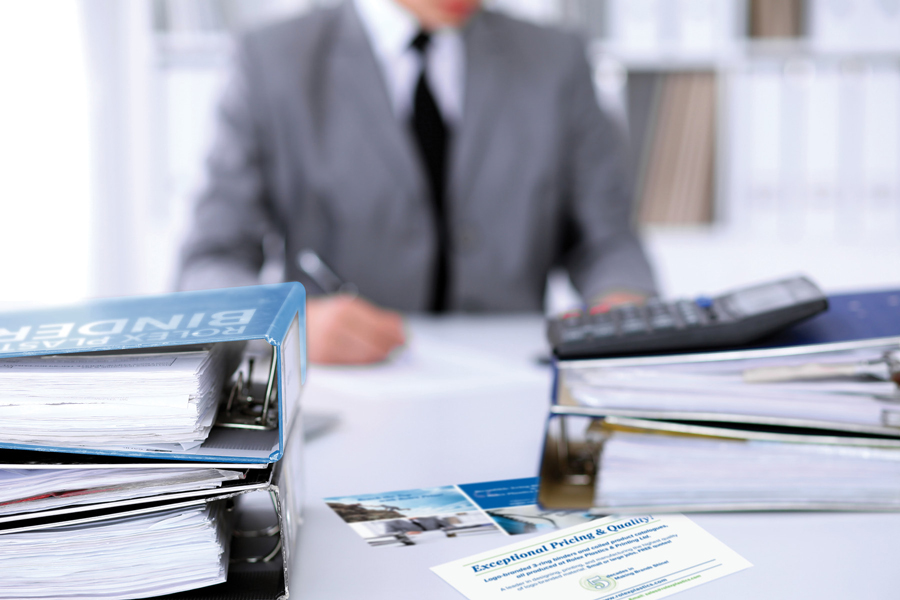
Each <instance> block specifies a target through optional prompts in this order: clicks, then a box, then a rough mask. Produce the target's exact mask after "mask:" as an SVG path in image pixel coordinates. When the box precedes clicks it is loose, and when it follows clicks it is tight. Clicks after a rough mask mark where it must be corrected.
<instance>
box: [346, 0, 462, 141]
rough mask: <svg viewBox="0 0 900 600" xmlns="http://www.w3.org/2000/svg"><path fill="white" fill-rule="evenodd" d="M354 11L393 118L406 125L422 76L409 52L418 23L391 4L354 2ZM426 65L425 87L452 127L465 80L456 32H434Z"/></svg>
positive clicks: (416, 55)
mask: <svg viewBox="0 0 900 600" xmlns="http://www.w3.org/2000/svg"><path fill="white" fill-rule="evenodd" d="M355 7H356V12H357V13H358V14H359V17H360V19H361V21H362V24H363V28H364V29H365V31H366V34H367V36H368V38H369V42H370V43H371V44H372V49H373V51H374V52H375V57H376V58H377V59H378V63H379V64H380V65H381V70H382V75H383V77H384V81H385V84H386V86H387V91H388V95H389V96H390V99H391V103H392V105H393V108H394V114H395V115H396V116H397V118H398V119H401V120H404V121H406V120H409V119H410V117H411V115H412V109H413V95H414V94H415V89H416V83H417V82H418V80H419V75H420V73H421V72H422V60H421V56H420V54H419V52H418V51H417V50H415V49H414V48H412V47H411V46H410V43H411V42H412V41H413V39H414V38H415V37H416V35H417V34H418V33H419V31H420V29H421V26H420V25H419V21H418V20H417V19H416V17H415V16H414V15H413V14H412V13H411V12H409V11H408V10H407V9H406V8H404V7H403V6H401V5H399V4H397V3H396V2H394V0H355ZM425 60H426V61H427V63H428V65H427V66H428V68H427V70H426V75H427V77H428V85H429V86H430V88H431V93H432V94H433V95H434V97H435V101H436V102H437V104H438V108H440V110H441V115H442V116H443V118H444V121H445V122H446V123H447V124H448V125H450V126H453V125H456V124H458V123H459V122H460V120H461V119H462V111H463V92H464V90H463V87H464V76H465V47H464V46H463V39H462V35H461V32H460V31H459V30H458V29H454V28H449V27H446V28H442V29H438V30H436V31H433V32H432V33H431V43H430V44H429V45H428V49H427V52H426V56H425Z"/></svg>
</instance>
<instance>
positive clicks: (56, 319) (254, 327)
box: [0, 283, 306, 463]
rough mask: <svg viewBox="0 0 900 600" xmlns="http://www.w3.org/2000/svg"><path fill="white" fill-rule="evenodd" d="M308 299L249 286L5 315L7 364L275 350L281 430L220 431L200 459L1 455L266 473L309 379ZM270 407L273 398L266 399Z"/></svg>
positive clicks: (1, 348) (294, 287)
mask: <svg viewBox="0 0 900 600" xmlns="http://www.w3.org/2000/svg"><path fill="white" fill-rule="evenodd" d="M305 300H306V292H305V290H304V289H303V286H302V285H300V284H299V283H283V284H275V285H261V286H248V287H239V288H229V289H221V290H206V291H199V292H179V293H174V294H164V295H159V296H136V297H125V298H111V299H100V300H89V301H86V302H82V303H79V304H74V305H69V306H63V307H56V308H41V309H35V310H24V311H14V312H5V313H0V360H2V359H3V358H12V357H24V356H39V355H50V354H70V353H84V352H109V351H126V352H127V351H147V350H148V349H149V350H152V349H159V350H165V349H173V348H177V347H179V346H191V345H197V344H204V345H207V344H219V343H231V342H247V341H250V340H264V341H265V342H266V343H267V344H268V345H269V346H271V348H272V360H273V362H272V363H271V365H272V367H273V368H272V369H271V374H270V384H271V388H272V389H271V396H272V402H273V404H272V407H273V409H277V427H275V426H274V419H273V426H272V427H271V428H269V429H264V428H243V429H232V428H225V427H214V428H213V430H212V432H211V433H210V435H209V437H208V438H207V439H206V441H205V442H204V443H203V444H202V445H201V446H200V447H199V448H198V449H195V450H191V451H184V452H163V451H150V450H142V449H135V450H105V449H91V448H82V447H58V446H53V447H49V446H48V447H37V446H33V445H28V444H18V443H6V442H4V441H2V440H0V448H12V449H22V450H42V451H51V452H62V453H78V454H97V455H110V456H127V457H133V458H165V459H172V460H188V461H204V462H227V463H263V462H275V461H277V460H279V459H280V458H281V456H282V455H283V453H284V432H285V431H287V430H288V429H289V428H290V426H291V424H292V422H293V420H294V419H295V418H296V415H297V413H298V412H299V411H298V408H299V396H300V388H301V385H302V383H303V381H304V380H305V378H306V344H305V340H306V307H305ZM267 397H268V394H267Z"/></svg>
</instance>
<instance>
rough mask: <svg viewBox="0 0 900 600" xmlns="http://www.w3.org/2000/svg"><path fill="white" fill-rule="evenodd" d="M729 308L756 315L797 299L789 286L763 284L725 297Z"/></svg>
mask: <svg viewBox="0 0 900 600" xmlns="http://www.w3.org/2000/svg"><path fill="white" fill-rule="evenodd" d="M725 300H726V302H727V303H728V308H730V309H735V312H737V313H739V314H744V315H755V314H759V313H763V312H768V311H770V310H777V309H779V308H784V307H786V306H790V305H792V304H794V303H795V302H796V301H797V300H796V299H795V298H794V295H793V294H792V293H791V291H790V289H789V288H788V287H787V286H782V285H761V286H757V287H752V288H748V289H745V290H741V291H740V292H736V293H734V294H730V295H728V296H726V297H725Z"/></svg>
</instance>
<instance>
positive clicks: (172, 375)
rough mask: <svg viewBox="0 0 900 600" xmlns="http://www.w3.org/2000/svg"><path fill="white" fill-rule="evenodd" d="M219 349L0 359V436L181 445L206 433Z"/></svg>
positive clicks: (220, 364) (104, 444) (103, 444)
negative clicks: (0, 391)
mask: <svg viewBox="0 0 900 600" xmlns="http://www.w3.org/2000/svg"><path fill="white" fill-rule="evenodd" d="M224 366H225V361H224V350H223V349H222V346H221V345H219V346H214V347H213V350H203V351H197V352H162V353H153V354H137V355H124V354H123V355H79V356H66V355H60V356H43V357H41V356H38V357H28V358H7V359H3V360H0V389H2V390H3V391H2V394H0V436H2V439H3V441H4V442H6V443H10V444H13V443H15V444H33V445H38V446H48V447H57V446H58V447H87V448H121V447H132V448H153V449H162V450H188V449H190V448H194V447H196V446H199V445H200V444H201V443H202V442H203V440H205V439H206V437H207V435H208V434H209V431H210V428H211V426H212V423H213V420H214V419H215V413H216V409H217V407H218V402H219V393H220V390H221V386H222V381H223V379H224V372H223V370H224Z"/></svg>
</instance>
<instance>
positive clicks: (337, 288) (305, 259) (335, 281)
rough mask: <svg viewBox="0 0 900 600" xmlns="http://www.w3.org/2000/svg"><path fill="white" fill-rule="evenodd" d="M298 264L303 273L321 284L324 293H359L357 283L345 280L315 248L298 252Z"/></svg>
mask: <svg viewBox="0 0 900 600" xmlns="http://www.w3.org/2000/svg"><path fill="white" fill-rule="evenodd" d="M297 266H298V267H299V268H300V270H301V271H303V273H304V274H305V275H306V276H307V277H309V278H310V279H312V281H313V283H315V284H316V285H317V286H319V289H320V290H322V293H324V294H347V295H348V296H357V295H359V288H357V287H356V285H355V284H353V283H349V282H347V281H344V280H343V279H341V278H340V276H338V274H337V273H335V272H334V271H333V270H332V269H331V267H329V266H328V265H327V264H325V261H323V260H322V259H321V258H320V257H319V255H318V254H316V252H315V250H311V249H309V248H304V249H303V250H301V251H300V252H299V253H298V254H297Z"/></svg>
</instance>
